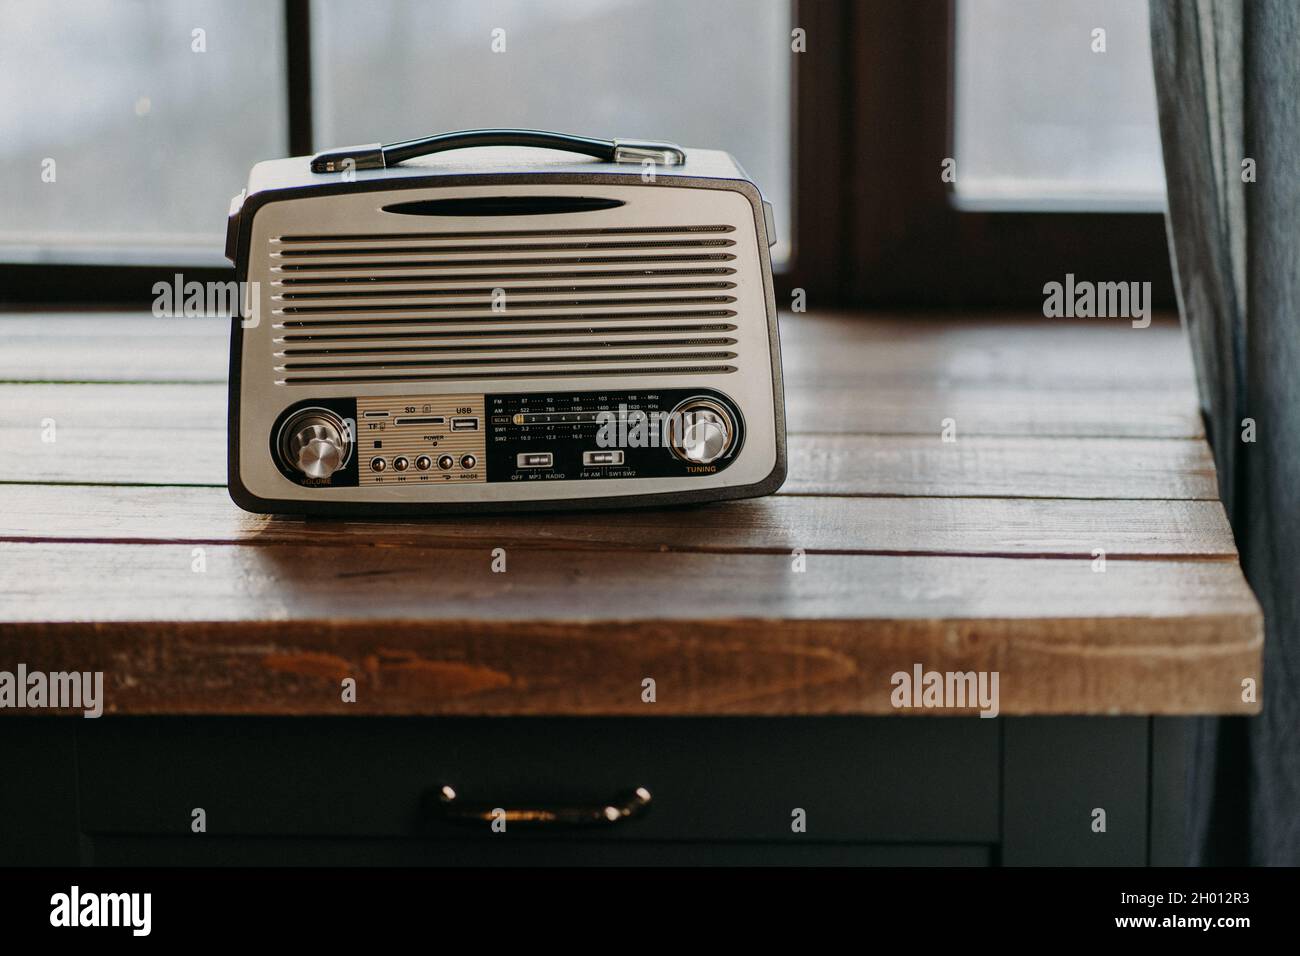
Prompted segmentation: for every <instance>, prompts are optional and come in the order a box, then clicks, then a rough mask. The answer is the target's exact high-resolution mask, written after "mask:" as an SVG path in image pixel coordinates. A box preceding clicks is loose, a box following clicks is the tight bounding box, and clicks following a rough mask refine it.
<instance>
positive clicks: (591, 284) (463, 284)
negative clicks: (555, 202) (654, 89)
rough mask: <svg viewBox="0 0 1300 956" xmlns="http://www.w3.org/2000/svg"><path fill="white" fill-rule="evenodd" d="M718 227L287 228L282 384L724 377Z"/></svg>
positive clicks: (729, 247)
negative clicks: (344, 230) (341, 230)
mask: <svg viewBox="0 0 1300 956" xmlns="http://www.w3.org/2000/svg"><path fill="white" fill-rule="evenodd" d="M736 232H737V228H736V226H734V225H729V224H699V225H691V224H662V225H652V226H644V227H642V226H617V227H600V228H590V227H589V228H563V229H493V230H484V231H468V230H464V229H458V230H455V231H442V232H438V231H427V232H409V233H394V232H374V233H364V232H352V233H340V234H337V235H326V234H318V233H301V234H285V235H281V236H278V237H275V238H273V239H272V240H271V242H270V246H269V253H270V256H269V266H270V276H271V280H272V281H271V285H272V287H273V292H272V293H271V305H272V309H271V311H272V315H273V316H274V324H273V329H274V330H275V331H276V332H277V333H278V335H279V337H278V338H274V345H273V348H275V349H278V351H275V352H274V359H275V361H276V363H277V364H276V366H275V368H276V371H277V373H278V374H279V375H281V376H283V378H281V379H280V381H282V382H283V383H285V384H308V383H320V382H329V383H332V384H339V383H351V382H356V383H365V382H382V381H392V382H401V381H426V380H438V379H463V378H517V377H529V378H541V377H550V378H555V379H558V380H563V379H565V378H571V377H575V376H580V377H587V376H590V375H656V374H668V375H680V374H690V373H692V372H703V371H709V372H731V371H735V370H736V366H735V365H734V364H733V361H734V360H736V359H737V357H738V356H737V352H736V351H735V349H736V348H737V346H738V342H739V339H738V338H737V337H735V336H732V335H729V334H726V333H730V332H735V331H736V325H735V324H734V323H733V322H732V321H729V320H733V319H735V318H736V315H737V312H736V309H735V308H734V306H735V305H736V303H737V296H738V290H739V288H740V286H741V282H742V269H741V266H740V262H741V260H740V258H739V257H738V255H737V253H736V248H737V240H736V238H735V237H734V235H733V234H735V233H736Z"/></svg>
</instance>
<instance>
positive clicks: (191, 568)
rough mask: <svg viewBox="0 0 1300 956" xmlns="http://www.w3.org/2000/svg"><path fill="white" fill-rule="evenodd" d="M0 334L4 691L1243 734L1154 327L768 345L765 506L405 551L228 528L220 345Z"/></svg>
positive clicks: (919, 324)
mask: <svg viewBox="0 0 1300 956" xmlns="http://www.w3.org/2000/svg"><path fill="white" fill-rule="evenodd" d="M0 334H3V335H4V336H5V342H6V348H5V349H4V350H3V352H2V353H0V450H2V452H3V453H2V454H0V669H12V667H13V666H16V664H17V663H18V662H23V663H25V664H27V666H28V667H29V668H32V669H44V670H60V669H75V670H86V669H102V670H103V671H104V672H105V682H106V686H107V697H108V707H109V709H110V711H112V712H115V713H150V714H161V713H212V714H219V713H239V714H328V713H354V714H492V715H497V714H583V715H588V714H638V715H647V716H650V715H668V714H828V713H864V714H865V713H877V714H887V713H899V714H904V713H912V712H914V711H908V710H896V709H894V708H893V707H892V706H891V703H890V699H889V697H890V691H891V690H892V684H891V683H890V677H891V675H892V674H893V673H895V672H897V671H900V670H901V671H910V670H911V669H912V667H913V666H914V665H915V664H921V665H922V666H923V667H924V668H925V669H928V670H940V671H944V670H962V671H966V670H976V671H981V670H989V671H997V672H998V674H999V676H1000V704H1001V712H1002V713H1007V714H1031V713H1036V714H1049V713H1052V714H1059V713H1093V714H1107V713H1128V714H1143V713H1146V714H1186V713H1211V712H1213V713H1249V712H1253V711H1254V710H1255V708H1256V705H1254V704H1244V703H1242V701H1241V682H1242V680H1243V679H1245V678H1254V679H1258V678H1259V676H1260V675H1259V666H1260V647H1261V631H1260V618H1259V610H1258V606H1257V605H1256V603H1255V600H1254V598H1253V596H1252V595H1251V593H1250V590H1249V588H1248V586H1247V585H1246V583H1245V580H1244V578H1243V576H1242V574H1241V571H1240V568H1239V566H1238V563H1237V559H1236V550H1235V547H1234V545H1233V541H1232V536H1231V532H1230V529H1229V528H1228V525H1227V521H1226V518H1225V516H1224V512H1223V509H1222V507H1221V505H1220V504H1219V503H1218V501H1217V499H1216V495H1217V488H1216V483H1215V476H1214V469H1213V463H1212V459H1211V457H1210V455H1209V451H1208V448H1207V447H1206V445H1205V443H1204V438H1203V431H1202V429H1201V425H1200V416H1199V413H1198V412H1197V407H1196V399H1195V389H1194V384H1193V379H1192V373H1191V366H1190V362H1189V360H1188V357H1187V352H1186V347H1185V344H1184V343H1183V340H1182V335H1181V332H1180V330H1179V329H1178V327H1177V325H1176V324H1174V323H1172V322H1169V321H1167V320H1159V321H1157V322H1155V323H1153V324H1152V326H1151V327H1150V328H1149V329H1132V328H1131V327H1129V326H1128V325H1127V324H1123V323H1115V322H1108V321H1103V320H1079V321H1074V322H1067V321H1049V320H1043V319H1037V318H1024V317H1017V316H1005V315H1003V316H970V317H960V318H956V317H952V316H945V315H893V316H863V315H853V314H829V315H812V314H809V315H797V316H784V317H783V320H782V342H783V348H784V357H785V370H786V389H787V403H788V407H789V410H790V420H791V421H790V432H791V434H790V478H789V480H788V481H787V483H786V485H785V487H784V488H783V489H782V492H781V493H780V494H778V495H776V496H773V497H770V498H765V499H758V500H753V501H743V502H729V503H723V504H719V505H711V506H700V507H691V508H676V509H652V510H645V511H629V512H624V513H612V514H603V513H582V512H573V513H564V514H549V515H536V516H507V517H479V518H445V519H429V520H422V521H383V520H373V521H356V520H351V521H348V520H324V519H310V520H309V519H296V518H277V517H267V516H258V515H250V514H246V513H244V512H242V511H240V510H239V509H238V508H236V507H235V506H234V505H233V504H232V503H231V502H230V500H229V498H228V496H227V495H226V492H225V489H224V483H225V415H226V409H225V403H226V396H225V387H224V377H225V371H226V362H227V354H226V327H225V323H224V322H218V321H213V320H202V319H185V320H166V319H153V318H148V317H140V316H136V315H122V314H116V313H78V314H68V315H36V314H21V315H11V316H0ZM944 419H952V420H953V423H954V424H955V428H956V435H957V440H956V441H953V442H945V441H943V440H942V439H941V435H940V430H941V428H942V427H943V421H944ZM51 425H52V426H53V432H54V436H55V440H54V441H49V440H48V438H49V436H50V431H51ZM494 549H504V555H505V559H506V570H505V571H504V572H495V571H494V570H493V553H494ZM499 553H500V552H498V554H499ZM1103 553H1104V562H1101V561H1099V560H1098V556H1099V555H1101V554H1103ZM345 677H354V678H356V680H357V682H358V689H359V693H358V698H357V702H356V703H353V704H343V703H341V702H340V699H339V696H340V695H339V682H340V681H341V680H342V679H343V678H345ZM646 678H653V679H654V680H655V682H656V687H657V694H656V701H655V703H653V704H648V703H645V702H643V701H642V681H643V680H644V679H646ZM924 712H926V713H936V711H924ZM953 712H954V711H941V712H939V713H953ZM957 712H961V711H957ZM966 712H969V711H966Z"/></svg>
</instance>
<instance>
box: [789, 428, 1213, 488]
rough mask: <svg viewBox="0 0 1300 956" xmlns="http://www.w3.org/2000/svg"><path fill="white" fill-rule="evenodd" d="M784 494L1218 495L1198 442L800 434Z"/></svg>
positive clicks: (1203, 448)
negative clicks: (943, 438) (951, 438)
mask: <svg viewBox="0 0 1300 956" xmlns="http://www.w3.org/2000/svg"><path fill="white" fill-rule="evenodd" d="M789 452H790V475H789V478H788V479H787V480H786V483H785V486H784V489H783V490H784V491H785V492H786V493H788V494H815V495H900V496H923V497H952V496H992V497H1008V498H1106V499H1113V498H1185V499H1203V500H1210V499H1216V498H1217V497H1218V486H1217V480H1216V477H1215V471H1214V460H1213V458H1212V457H1211V455H1210V451H1209V448H1208V447H1207V446H1206V444H1205V443H1204V442H1203V441H1199V440H1185V439H1146V438H1132V439H1126V438H996V437H962V436H961V435H960V433H958V436H957V440H956V441H954V442H943V441H941V440H940V438H939V436H938V435H934V436H917V435H797V436H792V437H791V438H790V442H789Z"/></svg>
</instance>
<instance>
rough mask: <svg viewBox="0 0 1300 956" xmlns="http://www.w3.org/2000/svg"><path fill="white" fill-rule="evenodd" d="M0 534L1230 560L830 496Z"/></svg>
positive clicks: (1138, 507)
mask: <svg viewBox="0 0 1300 956" xmlns="http://www.w3.org/2000/svg"><path fill="white" fill-rule="evenodd" d="M0 497H2V498H3V499H4V501H5V508H4V510H3V511H0V538H4V539H9V540H26V541H43V540H69V541H114V542H141V543H143V542H151V541H152V542H195V543H238V542H245V543H256V544H263V545H265V544H293V543H302V544H312V545H336V546H340V547H356V546H372V545H376V546H377V545H383V546H394V545H404V546H413V547H421V546H423V547H435V546H437V547H445V548H470V549H473V548H488V549H490V548H492V547H498V546H499V547H506V548H550V549H555V548H563V549H566V550H567V549H597V550H623V549H625V550H638V551H645V550H669V551H706V552H725V551H747V552H762V551H766V552H774V553H782V554H788V553H791V552H792V551H793V550H794V549H796V548H802V549H803V550H804V551H805V552H809V553H813V552H844V553H859V554H870V553H876V554H978V555H993V556H996V555H1006V556H1013V555H1014V556H1026V557H1034V556H1044V557H1049V556H1050V557H1066V558H1091V557H1092V554H1093V551H1094V549H1096V548H1101V549H1103V550H1104V551H1105V552H1106V557H1107V558H1108V559H1122V558H1143V557H1153V556H1162V555H1163V556H1170V555H1175V556H1182V557H1197V558H1219V559H1231V558H1233V557H1234V556H1235V555H1236V548H1235V545H1234V543H1233V539H1232V532H1231V529H1230V528H1229V526H1228V522H1227V517H1226V515H1225V514H1224V511H1223V506H1222V505H1220V504H1219V503H1218V502H1217V501H1159V500H1157V501H1095V500H1069V499H1066V500H1055V499H998V498H829V497H825V498H824V497H804V496H796V495H785V496H777V497H774V498H763V499H756V500H753V501H735V502H724V503H720V504H718V505H715V506H711V507H708V508H688V509H684V508H673V509H653V510H633V511H627V512H615V513H572V514H555V515H547V516H546V518H545V520H544V521H543V522H540V523H539V521H538V520H537V519H536V518H535V517H529V516H523V517H519V516H480V517H457V518H441V519H439V518H432V519H427V520H422V521H380V520H370V521H362V520H352V521H345V520H338V521H322V520H307V519H298V518H274V517H268V516H265V515H252V514H248V513H246V512H243V511H241V510H239V508H237V507H236V506H235V505H234V504H233V503H232V502H231V501H230V498H229V496H228V495H227V494H226V492H225V491H224V490H223V489H220V488H131V487H120V486H91V487H66V486H51V485H13V486H10V487H7V488H4V489H3V490H0Z"/></svg>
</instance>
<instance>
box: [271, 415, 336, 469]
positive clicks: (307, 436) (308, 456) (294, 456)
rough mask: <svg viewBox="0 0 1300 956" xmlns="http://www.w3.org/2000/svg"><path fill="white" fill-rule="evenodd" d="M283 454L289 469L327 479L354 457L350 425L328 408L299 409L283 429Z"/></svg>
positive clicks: (281, 431) (281, 441)
mask: <svg viewBox="0 0 1300 956" xmlns="http://www.w3.org/2000/svg"><path fill="white" fill-rule="evenodd" d="M279 445H280V455H281V457H282V459H283V461H284V462H285V464H286V465H288V466H289V467H290V468H293V469H296V470H297V471H300V472H302V474H304V475H306V476H307V477H308V478H318V479H319V478H328V477H329V476H330V475H332V474H334V472H336V471H338V470H339V469H340V468H342V467H344V466H345V465H346V464H347V463H348V459H349V458H351V457H352V441H351V439H350V438H349V436H348V431H347V428H346V427H345V426H344V423H343V419H341V418H340V417H339V416H338V415H336V414H335V413H334V412H332V411H330V410H329V409H327V408H307V409H303V410H302V411H300V412H298V413H297V414H296V415H294V416H293V417H292V418H290V419H289V420H288V421H287V422H285V423H284V427H283V428H281V430H280V442H279Z"/></svg>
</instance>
